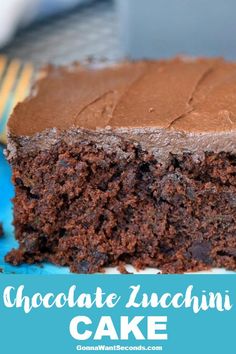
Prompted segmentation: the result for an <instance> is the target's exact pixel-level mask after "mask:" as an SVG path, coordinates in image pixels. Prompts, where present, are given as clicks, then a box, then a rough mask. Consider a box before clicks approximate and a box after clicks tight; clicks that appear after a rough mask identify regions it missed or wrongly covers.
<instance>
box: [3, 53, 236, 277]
mask: <svg viewBox="0 0 236 354" xmlns="http://www.w3.org/2000/svg"><path fill="white" fill-rule="evenodd" d="M7 157H8V160H9V162H10V163H11V165H12V168H13V182H14V184H15V192H16V195H15V199H14V215H15V221H14V224H15V233H16V239H17V240H18V241H19V249H18V250H13V251H12V252H11V253H10V254H8V255H7V256H6V260H7V261H9V262H11V263H13V264H19V263H21V262H27V263H35V262H41V261H49V262H52V263H55V264H58V265H68V266H69V267H70V269H71V271H72V272H78V273H92V272H97V271H101V270H102V269H103V267H104V266H109V265H117V264H120V263H122V264H123V263H124V262H127V263H131V264H133V265H134V266H135V267H137V268H143V267H145V266H152V267H158V268H160V269H161V270H162V271H163V272H169V273H179V272H185V271H193V270H202V269H206V268H209V267H225V268H228V269H232V270H236V223H235V221H236V63H231V62H225V61H224V60H221V59H198V60H182V59H173V60H170V61H157V62H145V61H142V62H125V63H121V64H116V65H113V66H110V67H106V68H104V67H103V68H101V67H100V68H94V67H83V66H81V65H75V66H74V67H72V68H71V67H70V68H50V69H49V71H48V74H47V76H46V77H44V78H43V79H41V80H40V81H39V83H38V84H37V85H36V86H35V87H34V89H33V91H32V94H31V96H30V97H29V98H28V99H26V100H25V101H24V102H23V103H20V104H19V105H18V106H17V107H16V109H15V111H14V113H13V115H12V116H11V118H10V121H9V123H8V147H7Z"/></svg>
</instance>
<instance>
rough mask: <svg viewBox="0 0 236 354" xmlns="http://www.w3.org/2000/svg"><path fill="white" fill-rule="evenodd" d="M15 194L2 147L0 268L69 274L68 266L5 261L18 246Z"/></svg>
mask: <svg viewBox="0 0 236 354" xmlns="http://www.w3.org/2000/svg"><path fill="white" fill-rule="evenodd" d="M13 195H14V190H13V186H12V184H11V169H10V167H9V165H8V163H7V161H6V159H5V157H4V155H3V148H2V147H0V222H1V223H2V224H3V229H4V236H3V237H1V238H0V268H2V270H3V273H17V274H68V273H69V270H68V268H66V267H65V268H64V267H56V266H53V265H51V264H42V265H40V266H36V265H21V266H18V267H14V266H12V265H10V264H8V263H6V262H5V261H4V257H5V255H6V254H7V252H9V251H10V250H11V249H12V248H17V242H16V241H15V239H14V228H13V226H12V220H13V213H12V203H11V198H12V197H13Z"/></svg>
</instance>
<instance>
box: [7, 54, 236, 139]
mask: <svg viewBox="0 0 236 354" xmlns="http://www.w3.org/2000/svg"><path fill="white" fill-rule="evenodd" d="M71 127H77V128H80V129H85V130H92V131H101V130H103V129H104V128H107V127H109V129H110V130H114V131H116V130H117V129H118V130H119V129H121V128H122V129H123V128H124V129H129V128H135V129H136V128H140V129H142V128H151V129H152V130H153V129H155V128H157V129H158V131H159V130H160V129H165V130H170V131H173V130H174V131H179V132H182V133H194V134H195V133H211V132H233V131H235V130H236V64H235V63H231V62H226V61H224V60H223V59H196V60H195V59H192V60H189V59H186V60H184V59H173V60H169V61H156V62H153V61H149V62H148V61H141V62H124V63H121V64H116V65H113V66H110V67H107V68H100V69H99V68H91V67H90V68H88V67H83V66H81V65H76V66H74V67H73V68H68V69H66V68H50V70H48V74H47V76H45V77H44V78H43V79H41V80H40V81H39V82H38V83H37V85H36V86H35V88H34V90H33V92H32V94H31V96H30V97H28V98H27V99H26V100H25V101H24V102H22V103H20V104H18V105H17V107H16V108H15V110H14V112H13V114H12V116H11V118H10V120H9V123H8V129H9V132H10V134H12V135H14V136H32V135H34V134H35V133H40V132H42V131H44V130H45V129H51V128H57V129H58V130H67V129H70V128H71Z"/></svg>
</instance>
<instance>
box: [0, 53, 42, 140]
mask: <svg viewBox="0 0 236 354" xmlns="http://www.w3.org/2000/svg"><path fill="white" fill-rule="evenodd" d="M34 72H35V70H34V67H33V65H32V64H31V63H23V62H22V61H20V60H18V59H8V58H6V57H5V56H3V55H0V143H3V144H5V143H6V124H7V120H8V118H9V116H10V114H11V113H12V111H13V109H14V107H15V105H16V104H17V103H18V102H20V101H22V100H23V99H24V98H25V97H26V96H27V95H28V93H29V90H30V86H31V83H32V80H33V77H34Z"/></svg>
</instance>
